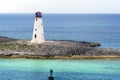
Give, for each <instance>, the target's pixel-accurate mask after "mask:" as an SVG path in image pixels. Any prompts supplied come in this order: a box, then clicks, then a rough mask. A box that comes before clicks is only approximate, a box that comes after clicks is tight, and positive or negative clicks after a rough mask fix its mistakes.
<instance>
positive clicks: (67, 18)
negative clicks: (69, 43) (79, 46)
mask: <svg viewBox="0 0 120 80" xmlns="http://www.w3.org/2000/svg"><path fill="white" fill-rule="evenodd" d="M33 25H34V14H0V36H7V37H12V38H18V39H28V40H31V38H32V32H33ZM43 25H44V33H45V39H46V40H78V41H90V42H98V43H101V44H102V46H101V47H104V48H120V14H43Z"/></svg>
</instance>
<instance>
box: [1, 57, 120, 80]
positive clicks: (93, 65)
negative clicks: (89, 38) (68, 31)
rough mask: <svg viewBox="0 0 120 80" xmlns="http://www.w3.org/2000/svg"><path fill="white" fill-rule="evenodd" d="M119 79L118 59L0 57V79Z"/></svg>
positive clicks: (119, 62)
mask: <svg viewBox="0 0 120 80" xmlns="http://www.w3.org/2000/svg"><path fill="white" fill-rule="evenodd" d="M50 69H53V76H54V78H55V80H119V79H120V60H32V59H0V80H48V77H49V75H50V74H49V70H50Z"/></svg>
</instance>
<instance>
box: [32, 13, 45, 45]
mask: <svg viewBox="0 0 120 80" xmlns="http://www.w3.org/2000/svg"><path fill="white" fill-rule="evenodd" d="M44 41H45V40H44V31H43V24H42V13H41V12H36V13H35V21H34V29H33V37H32V40H31V43H36V44H40V43H41V42H44Z"/></svg>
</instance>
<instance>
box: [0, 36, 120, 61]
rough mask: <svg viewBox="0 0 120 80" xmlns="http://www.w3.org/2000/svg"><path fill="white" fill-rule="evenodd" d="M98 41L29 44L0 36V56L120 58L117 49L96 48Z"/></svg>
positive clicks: (25, 41) (119, 51) (119, 52)
mask: <svg viewBox="0 0 120 80" xmlns="http://www.w3.org/2000/svg"><path fill="white" fill-rule="evenodd" d="M96 46H100V44H99V43H93V42H84V41H65V40H60V41H46V42H44V43H41V44H31V43H30V42H29V41H27V40H17V39H11V38H6V37H2V38H0V58H32V59H120V50H119V49H103V48H96Z"/></svg>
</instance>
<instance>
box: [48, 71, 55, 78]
mask: <svg viewBox="0 0 120 80" xmlns="http://www.w3.org/2000/svg"><path fill="white" fill-rule="evenodd" d="M48 80H54V77H53V70H52V69H51V70H50V76H49V77H48Z"/></svg>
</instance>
